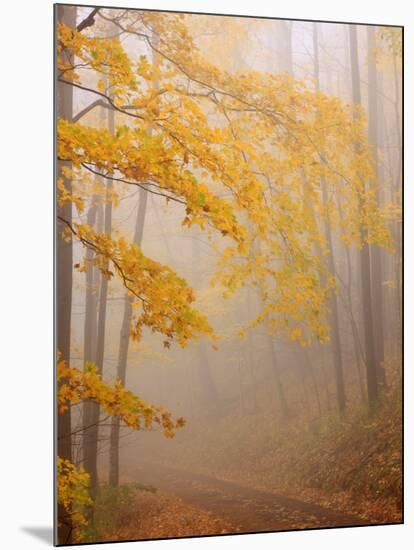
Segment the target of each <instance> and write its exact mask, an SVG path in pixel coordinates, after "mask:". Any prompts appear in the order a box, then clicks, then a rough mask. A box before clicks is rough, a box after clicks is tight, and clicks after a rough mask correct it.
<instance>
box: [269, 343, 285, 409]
mask: <svg viewBox="0 0 414 550" xmlns="http://www.w3.org/2000/svg"><path fill="white" fill-rule="evenodd" d="M266 338H267V345H268V348H269V352H270V359H271V362H272V372H273V376H274V380H275V384H276V393H277V399H278V401H279V406H280V412H281V415H282V417H283V418H288V417H289V416H290V411H289V407H288V404H287V401H286V397H285V390H284V388H283V384H282V380H281V377H280V372H279V365H278V361H277V357H276V352H275V348H274V344H273V338H272V336H271V335H270V334H269V335H267V336H266Z"/></svg>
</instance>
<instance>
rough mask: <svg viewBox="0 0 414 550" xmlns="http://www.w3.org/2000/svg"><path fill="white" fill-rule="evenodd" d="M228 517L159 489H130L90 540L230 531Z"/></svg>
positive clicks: (158, 537) (123, 539)
mask: <svg viewBox="0 0 414 550" xmlns="http://www.w3.org/2000/svg"><path fill="white" fill-rule="evenodd" d="M236 531H237V529H236V527H235V526H234V525H232V524H231V523H230V522H229V521H226V520H225V519H223V518H221V517H218V516H216V515H215V514H213V513H212V512H211V511H209V510H207V509H203V508H201V507H199V506H194V505H192V504H191V503H189V502H185V501H183V500H182V499H181V498H179V496H177V495H175V494H174V495H173V494H168V493H164V492H163V491H160V490H157V491H154V492H153V491H151V492H150V491H146V490H137V491H134V494H133V496H132V498H130V499H128V502H125V503H124V505H123V506H121V507H120V508H118V510H117V513H116V517H115V518H114V517H112V518H111V520H110V521H108V522H105V523H104V524H102V525H101V526H100V527H99V529H98V530H97V531H96V532H95V533H93V534H92V535H91V536H90V537H89V541H90V542H94V541H99V542H111V541H128V540H147V539H163V538H176V537H194V536H201V535H221V534H224V533H234V532H236Z"/></svg>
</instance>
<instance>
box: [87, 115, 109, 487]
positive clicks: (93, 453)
mask: <svg viewBox="0 0 414 550" xmlns="http://www.w3.org/2000/svg"><path fill="white" fill-rule="evenodd" d="M114 127H115V119H114V111H112V110H109V111H108V128H109V131H110V132H112V133H113V132H114ZM112 188H113V184H112V181H111V180H108V181H107V183H106V202H105V213H104V220H105V221H104V231H105V234H106V235H108V236H110V235H111V231H112V196H111V195H112ZM107 299H108V277H106V276H104V275H101V288H100V293H99V308H98V329H97V335H96V361H95V363H96V367H97V369H98V374H100V375H102V373H103V363H104V352H105V328H106V312H107ZM99 414H100V407H99V404H98V403H95V402H92V403H90V422H89V428H88V429H87V431H86V442H87V443H86V448H85V449H84V466H85V470H86V471H87V472H88V473H89V474H90V477H91V488H92V489H93V490H96V489H97V487H98V436H99Z"/></svg>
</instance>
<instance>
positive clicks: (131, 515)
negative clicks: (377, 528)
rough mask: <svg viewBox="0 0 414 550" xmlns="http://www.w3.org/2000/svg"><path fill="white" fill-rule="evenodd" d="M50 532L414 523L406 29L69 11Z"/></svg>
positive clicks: (60, 151) (88, 537)
mask: <svg viewBox="0 0 414 550" xmlns="http://www.w3.org/2000/svg"><path fill="white" fill-rule="evenodd" d="M55 40H56V42H55V64H56V67H55V79H56V81H55V97H56V105H55V111H56V158H55V160H56V257H57V262H56V286H57V291H56V357H57V359H56V362H57V368H56V371H57V372H56V399H55V403H56V427H57V434H56V486H57V487H56V491H57V496H56V526H57V530H56V542H57V543H58V544H71V543H84V542H85V543H86V542H103V541H121V540H145V539H157V538H168V537H185V536H200V535H212V534H215V535H217V534H229V533H251V532H264V531H285V530H296V529H308V528H321V527H340V526H351V525H373V524H374V525H377V524H390V523H400V522H401V521H402V404H401V403H402V375H403V372H402V305H401V304H402V284H401V283H402V281H401V279H402V276H401V264H402V252H401V247H402V230H401V218H402V113H401V103H402V29H401V28H400V27H392V26H390V27H387V26H374V25H361V24H344V23H329V22H312V21H300V20H278V19H266V18H251V17H235V16H234V17H232V16H225V15H223V16H219V15H216V16H214V15H202V14H184V13H175V12H168V13H167V12H156V11H148V10H139V9H137V10H133V9H120V8H99V7H96V8H93V7H82V6H74V5H64V4H61V5H57V6H56V11H55Z"/></svg>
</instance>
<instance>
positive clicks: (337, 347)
mask: <svg viewBox="0 0 414 550" xmlns="http://www.w3.org/2000/svg"><path fill="white" fill-rule="evenodd" d="M317 25H318V24H317V23H313V59H314V76H315V82H316V89H317V90H319V87H320V84H319V43H318V26H317ZM321 188H322V200H323V204H324V206H327V204H328V191H327V186H326V181H325V178H324V177H322V179H321ZM324 229H325V235H326V240H327V243H328V248H329V254H328V269H329V272H330V273H331V274H332V275H333V276H335V273H336V270H335V252H334V246H333V240H332V232H331V224H330V220H329V219H328V217H327V216H325V217H324ZM331 308H332V309H331V316H330V317H331V319H330V320H331V325H332V326H331V330H332V346H331V349H332V361H333V366H334V373H335V387H336V396H337V401H338V410H339V412H340V414H343V413H344V412H345V407H346V396H345V385H344V374H343V364H342V346H341V337H340V332H339V315H338V299H337V296H336V293H335V291H334V292H332V293H331Z"/></svg>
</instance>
